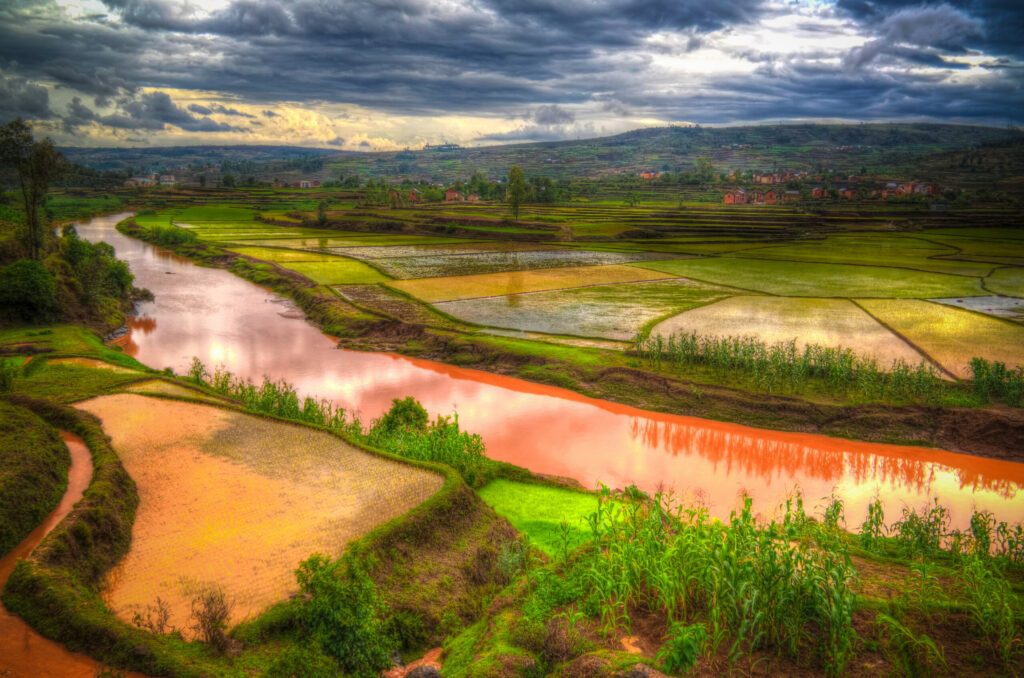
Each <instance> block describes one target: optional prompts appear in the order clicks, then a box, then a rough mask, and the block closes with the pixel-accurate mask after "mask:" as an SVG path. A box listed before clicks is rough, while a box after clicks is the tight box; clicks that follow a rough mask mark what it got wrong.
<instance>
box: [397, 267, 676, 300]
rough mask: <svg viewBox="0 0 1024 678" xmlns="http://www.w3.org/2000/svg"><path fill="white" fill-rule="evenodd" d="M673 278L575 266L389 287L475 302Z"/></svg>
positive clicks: (427, 297) (428, 297) (432, 297)
mask: <svg viewBox="0 0 1024 678" xmlns="http://www.w3.org/2000/svg"><path fill="white" fill-rule="evenodd" d="M674 277H676V276H674V275H671V274H668V273H661V272H658V271H651V270H645V269H641V268H635V267H633V266H621V265H611V266H574V267H566V268H551V269H540V270H532V271H507V272H503V273H482V274H478V275H457V276H445V277H441V278H420V279H418V280H396V281H393V282H389V283H388V285H390V286H391V287H394V288H395V289H398V290H401V291H403V292H406V293H408V294H411V295H412V296H414V297H416V298H417V299H422V300H423V301H427V302H436V301H454V300H456V299H475V298H477V297H494V296H499V295H504V294H522V293H524V292H541V291H544V290H557V289H564V288H569V287H584V286H586V285H608V284H612V283H625V282H640V281H642V280H661V279H665V278H674Z"/></svg>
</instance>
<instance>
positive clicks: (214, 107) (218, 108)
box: [188, 104, 256, 119]
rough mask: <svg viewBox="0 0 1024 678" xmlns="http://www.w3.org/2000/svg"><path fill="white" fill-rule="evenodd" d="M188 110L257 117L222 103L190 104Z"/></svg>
mask: <svg viewBox="0 0 1024 678" xmlns="http://www.w3.org/2000/svg"><path fill="white" fill-rule="evenodd" d="M188 110H190V111H192V112H193V113H198V114H199V115H211V114H213V113H220V114H221V115H237V116H238V117H240V118H250V119H251V118H255V117H256V116H255V115H251V114H249V113H245V112H243V111H240V110H238V109H237V108H231V107H230V106H223V105H221V104H210V105H209V106H204V105H203V104H189V107H188Z"/></svg>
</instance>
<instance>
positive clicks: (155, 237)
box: [146, 225, 199, 245]
mask: <svg viewBox="0 0 1024 678" xmlns="http://www.w3.org/2000/svg"><path fill="white" fill-rule="evenodd" d="M146 230H148V231H149V233H150V236H151V239H152V241H153V242H155V243H157V244H158V245H184V244H187V243H192V242H196V241H197V240H198V239H199V238H198V237H197V236H196V234H195V233H194V232H192V231H190V230H188V229H186V228H180V227H178V226H160V225H153V226H150V227H149V228H148V229H146Z"/></svg>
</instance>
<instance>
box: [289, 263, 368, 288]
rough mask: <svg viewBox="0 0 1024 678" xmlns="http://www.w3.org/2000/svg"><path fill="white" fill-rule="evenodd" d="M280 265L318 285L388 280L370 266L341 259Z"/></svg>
mask: <svg viewBox="0 0 1024 678" xmlns="http://www.w3.org/2000/svg"><path fill="white" fill-rule="evenodd" d="M282 265H283V266H284V267H285V268H288V269H290V270H292V271H295V272H296V273H301V274H302V275H304V276H306V277H307V278H309V279H310V280H312V281H313V282H315V283H317V284H320V285H364V284H367V283H377V282H384V281H385V280H388V277H387V276H386V275H384V274H383V273H381V272H380V271H378V270H377V269H375V268H373V267H372V266H367V265H366V264H364V263H363V262H361V261H355V260H354V259H342V258H341V257H336V258H334V259H331V260H329V261H288V262H284V263H282Z"/></svg>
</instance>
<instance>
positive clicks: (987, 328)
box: [858, 299, 1024, 377]
mask: <svg viewBox="0 0 1024 678" xmlns="http://www.w3.org/2000/svg"><path fill="white" fill-rule="evenodd" d="M858 303H860V304H861V306H863V307H864V308H865V309H867V311H868V312H869V313H871V314H872V315H873V316H875V317H876V318H878V319H879V320H880V321H882V322H883V323H885V324H886V325H888V326H889V327H891V328H892V329H894V330H895V331H897V332H899V333H900V334H902V335H903V336H904V337H906V338H907V339H908V340H909V341H911V342H912V343H913V344H914V345H916V346H917V347H918V348H920V349H921V350H922V351H924V353H926V354H927V355H928V356H930V357H931V358H932V359H933V360H935V362H937V363H939V364H940V365H942V366H943V367H944V368H946V369H947V370H949V371H950V372H952V373H953V374H955V375H956V376H958V377H967V376H970V371H969V369H968V364H969V363H970V360H971V358H973V357H981V358H986V359H988V360H998V361H1000V362H1004V363H1006V364H1007V365H1008V366H1011V367H1012V366H1015V365H1022V364H1024V327H1021V326H1019V325H1015V324H1013V323H1012V322H1009V321H1005V320H999V319H996V318H990V317H987V316H984V315H981V314H980V313H972V312H971V311H965V310H962V309H959V308H953V307H951V306H942V305H940V304H933V303H929V302H927V301H918V300H916V299H864V300H861V301H859V302H858Z"/></svg>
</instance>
